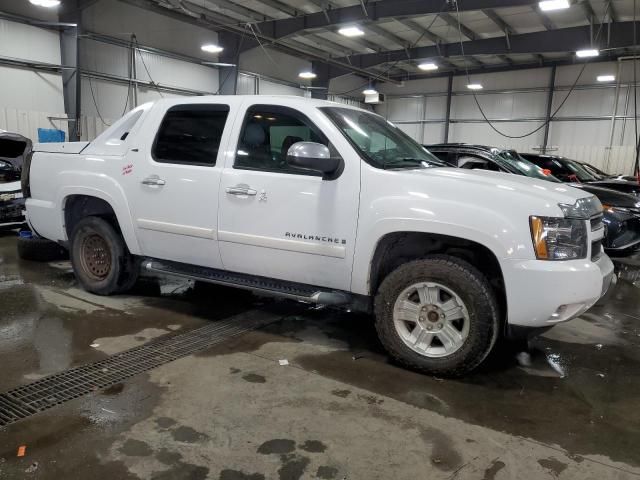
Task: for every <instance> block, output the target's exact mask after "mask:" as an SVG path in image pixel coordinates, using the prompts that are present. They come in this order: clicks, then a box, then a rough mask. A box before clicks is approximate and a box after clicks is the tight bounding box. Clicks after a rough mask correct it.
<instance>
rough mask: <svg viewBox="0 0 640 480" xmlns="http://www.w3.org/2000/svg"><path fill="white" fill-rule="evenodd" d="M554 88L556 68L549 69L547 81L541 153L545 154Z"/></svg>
mask: <svg viewBox="0 0 640 480" xmlns="http://www.w3.org/2000/svg"><path fill="white" fill-rule="evenodd" d="M555 86H556V66H555V65H553V66H552V67H551V76H550V79H549V93H548V95H547V113H546V115H545V121H546V122H547V123H546V124H545V126H544V141H543V143H542V153H547V145H548V143H549V127H550V126H551V109H552V108H553V92H554V90H555Z"/></svg>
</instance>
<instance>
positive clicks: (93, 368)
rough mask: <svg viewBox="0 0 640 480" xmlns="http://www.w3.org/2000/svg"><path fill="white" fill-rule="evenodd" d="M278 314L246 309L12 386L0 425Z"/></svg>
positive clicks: (1, 399) (0, 409)
mask: <svg viewBox="0 0 640 480" xmlns="http://www.w3.org/2000/svg"><path fill="white" fill-rule="evenodd" d="M280 318H281V316H280V315H276V314H272V313H269V312H264V311H257V310H252V311H250V312H246V313H244V314H240V315H236V316H234V317H231V318H229V319H227V320H222V321H218V322H215V323H211V324H209V325H206V326H204V327H200V328H196V329H194V330H191V331H189V332H185V333H182V334H178V335H173V336H170V337H166V338H160V339H157V340H154V341H151V342H149V343H146V344H144V345H140V346H139V347H135V348H132V349H130V350H126V351H124V352H120V353H116V354H115V355H111V356H110V357H108V358H105V359H104V360H100V361H98V362H95V363H90V364H87V365H82V366H80V367H75V368H72V369H69V370H66V371H64V372H60V373H56V374H54V375H50V376H48V377H45V378H42V379H40V380H38V381H36V382H33V383H29V384H27V385H23V386H20V387H17V388H14V389H13V390H10V391H8V392H6V393H2V394H0V426H5V425H9V424H10V423H13V422H16V421H18V420H21V419H23V418H27V417H29V416H31V415H34V414H36V413H38V412H42V411H44V410H47V409H49V408H51V407H54V406H56V405H60V404H61V403H65V402H68V401H69V400H73V399H74V398H78V397H81V396H83V395H87V394H89V393H92V392H95V391H97V390H101V389H103V388H106V387H109V386H111V385H114V384H116V383H119V382H121V381H123V380H125V379H127V378H129V377H132V376H134V375H137V374H139V373H143V372H146V371H149V370H151V369H153V368H156V367H158V366H160V365H163V364H165V363H169V362H172V361H173V360H177V359H179V358H182V357H186V356H187V355H191V354H193V353H196V352H198V351H200V350H204V349H205V348H207V347H210V346H213V345H216V344H218V343H221V342H223V341H225V340H227V339H229V338H231V337H234V336H237V335H240V334H242V333H245V332H248V331H250V330H255V329H257V328H260V327H263V326H265V325H268V324H269V323H273V322H275V321H277V320H279V319H280Z"/></svg>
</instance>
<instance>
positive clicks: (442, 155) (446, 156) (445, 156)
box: [427, 149, 451, 163]
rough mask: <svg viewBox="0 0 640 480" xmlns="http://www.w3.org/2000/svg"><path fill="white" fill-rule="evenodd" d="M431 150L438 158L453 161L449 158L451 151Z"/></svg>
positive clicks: (448, 161)
mask: <svg viewBox="0 0 640 480" xmlns="http://www.w3.org/2000/svg"><path fill="white" fill-rule="evenodd" d="M427 150H428V149H427ZM429 152H430V153H432V154H433V155H435V156H436V157H437V158H438V159H440V160H442V161H443V162H447V163H451V160H450V158H449V157H450V154H449V152H434V151H433V150H429Z"/></svg>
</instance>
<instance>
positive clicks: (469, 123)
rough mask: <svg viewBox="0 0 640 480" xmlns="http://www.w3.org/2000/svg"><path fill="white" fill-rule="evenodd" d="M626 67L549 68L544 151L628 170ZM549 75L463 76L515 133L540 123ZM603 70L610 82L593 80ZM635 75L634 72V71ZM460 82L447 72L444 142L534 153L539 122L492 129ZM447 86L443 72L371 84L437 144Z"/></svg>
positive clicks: (630, 90) (398, 119)
mask: <svg viewBox="0 0 640 480" xmlns="http://www.w3.org/2000/svg"><path fill="white" fill-rule="evenodd" d="M633 68H634V65H633V62H632V61H621V62H620V71H618V64H617V63H615V62H598V63H592V64H586V66H584V69H583V65H569V66H559V67H557V69H556V74H555V83H554V94H553V103H552V110H551V113H552V115H553V114H554V113H555V116H554V117H553V120H552V121H551V122H550V126H549V139H548V142H547V146H548V148H547V152H549V153H553V154H558V155H564V156H567V157H569V158H575V159H579V160H582V161H586V162H590V163H592V164H594V165H596V166H598V167H600V168H603V169H604V170H607V171H611V172H613V173H625V174H630V173H631V172H632V170H633V162H634V159H635V131H634V110H633V103H634V102H633V95H634V90H635V89H634V86H633ZM639 70H640V68H639ZM551 73H552V72H551V67H548V68H535V69H530V70H519V71H511V72H496V73H487V74H481V75H472V76H471V80H472V81H473V82H474V83H480V84H482V86H483V90H481V91H479V92H477V93H476V98H477V101H478V103H479V104H480V106H481V107H482V110H483V111H484V113H485V115H486V116H487V118H489V119H490V120H493V122H492V123H493V125H494V126H495V127H496V128H497V129H498V130H500V131H501V132H503V133H505V134H507V135H511V136H520V135H523V134H526V133H529V132H531V131H533V130H534V129H536V128H537V127H540V126H542V125H543V124H544V122H545V118H546V109H547V102H548V96H549V87H550V80H551ZM604 74H612V75H615V76H616V81H615V82H610V83H598V82H597V80H596V78H597V76H598V75H604ZM637 74H638V76H639V77H640V71H639V72H637ZM467 83H468V80H467V78H466V77H465V76H456V77H454V78H453V87H452V98H451V114H450V126H449V138H448V141H449V142H465V143H478V144H482V145H492V146H497V147H506V148H514V149H516V150H519V151H522V152H539V151H540V149H541V147H542V146H543V145H544V132H545V129H544V127H543V128H540V129H539V130H538V131H537V132H535V133H533V134H532V135H529V136H526V137H524V138H507V137H504V136H502V135H500V134H499V133H497V132H495V131H494V130H493V129H492V128H491V126H490V125H488V124H487V123H486V122H485V121H484V119H483V118H482V114H481V112H480V110H479V109H478V106H477V104H476V100H475V99H474V97H473V94H472V93H471V91H470V90H468V89H467V88H466V85H467ZM574 84H576V86H575V88H574V89H573V90H572V91H571V93H570V95H569V97H568V98H567V99H566V101H565V98H566V97H567V94H569V92H570V90H571V87H572V86H573V85H574ZM447 86H448V78H446V77H438V78H433V79H425V80H414V81H408V82H405V83H404V85H402V86H400V87H397V86H394V85H389V84H379V85H378V86H377V88H378V90H380V91H381V92H383V93H385V94H386V95H387V96H386V100H385V102H384V103H382V104H379V105H377V106H376V107H375V110H376V111H377V112H378V113H379V114H381V115H383V116H384V117H386V118H387V119H388V120H390V121H392V122H394V123H395V124H397V125H398V126H399V127H400V128H402V129H403V130H404V131H405V132H406V133H407V134H408V135H410V136H411V137H412V138H414V139H415V140H417V141H418V142H420V143H423V144H429V143H439V142H442V141H444V131H445V128H444V126H445V118H446V107H447ZM332 89H333V87H332ZM616 89H618V92H617V95H616ZM616 97H617V107H616V104H615V99H616ZM638 100H639V102H640V98H639V99H638ZM563 102H564V104H563V105H562V107H561V108H560V109H559V110H558V108H559V107H560V105H561V104H562V103H563ZM556 110H558V111H557V112H556ZM614 114H615V119H614V120H613V121H612V116H613V115H614Z"/></svg>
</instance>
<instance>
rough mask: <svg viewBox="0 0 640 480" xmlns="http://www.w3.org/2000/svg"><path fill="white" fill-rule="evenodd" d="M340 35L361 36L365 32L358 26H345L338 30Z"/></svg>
mask: <svg viewBox="0 0 640 480" xmlns="http://www.w3.org/2000/svg"><path fill="white" fill-rule="evenodd" d="M338 33H339V34H340V35H344V36H345V37H359V36H360V35H364V32H363V31H362V30H360V29H359V28H358V27H354V26H352V27H343V28H341V29H340V30H338Z"/></svg>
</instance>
